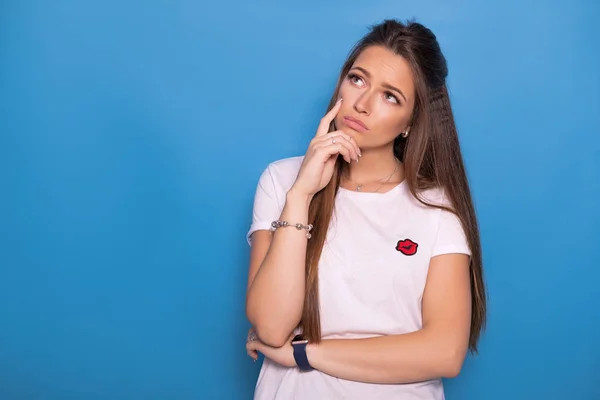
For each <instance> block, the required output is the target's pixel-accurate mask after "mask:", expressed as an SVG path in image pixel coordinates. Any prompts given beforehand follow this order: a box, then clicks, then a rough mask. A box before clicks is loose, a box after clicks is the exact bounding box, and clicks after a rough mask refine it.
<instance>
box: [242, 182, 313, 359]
mask: <svg viewBox="0 0 600 400" xmlns="http://www.w3.org/2000/svg"><path fill="white" fill-rule="evenodd" d="M311 199H312V198H311V197H307V196H305V195H298V194H296V193H294V191H293V189H290V191H288V193H287V197H286V203H285V206H284V208H283V211H282V213H281V217H280V219H281V220H285V221H288V222H289V223H290V224H292V223H293V224H295V223H298V222H299V223H302V224H307V223H308V222H307V220H308V208H309V205H310V201H311ZM305 235H306V231H304V230H297V229H295V228H294V227H287V228H279V229H277V230H276V231H275V232H274V233H271V232H269V231H257V232H255V233H254V234H253V236H252V248H251V252H250V271H249V276H248V291H247V296H246V315H247V317H248V320H249V321H250V323H251V324H252V326H253V327H254V329H255V331H256V334H257V336H258V337H259V338H260V340H261V341H262V342H263V343H265V344H267V345H269V346H272V347H281V346H283V345H284V344H285V342H286V340H287V339H288V337H289V336H290V334H291V332H292V331H293V330H294V328H296V326H297V325H298V323H299V322H300V319H301V317H302V309H303V307H304V286H305V260H306V246H307V240H308V239H307V238H306V236H305Z"/></svg>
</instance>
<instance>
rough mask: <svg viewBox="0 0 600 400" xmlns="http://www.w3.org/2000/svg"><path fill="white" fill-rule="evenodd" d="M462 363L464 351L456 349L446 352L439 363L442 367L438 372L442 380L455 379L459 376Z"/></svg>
mask: <svg viewBox="0 0 600 400" xmlns="http://www.w3.org/2000/svg"><path fill="white" fill-rule="evenodd" d="M464 361H465V353H464V351H461V350H458V349H450V350H449V351H447V352H446V355H445V357H444V359H443V361H442V362H441V363H440V365H441V366H443V367H442V370H441V371H440V373H441V376H442V378H456V377H457V376H458V375H459V374H460V371H461V369H462V366H463V364H464Z"/></svg>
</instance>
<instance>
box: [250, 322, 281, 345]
mask: <svg viewBox="0 0 600 400" xmlns="http://www.w3.org/2000/svg"><path fill="white" fill-rule="evenodd" d="M254 330H255V332H256V336H257V337H258V340H260V341H261V342H263V343H264V344H266V345H267V346H270V347H283V346H284V345H285V344H286V342H287V339H288V338H289V335H288V334H286V333H285V332H283V331H281V330H280V329H273V328H268V327H262V326H255V327H254Z"/></svg>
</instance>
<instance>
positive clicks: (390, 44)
mask: <svg viewBox="0 0 600 400" xmlns="http://www.w3.org/2000/svg"><path fill="white" fill-rule="evenodd" d="M369 46H383V47H385V48H387V49H388V50H390V51H392V52H394V53H395V54H398V55H400V56H402V57H403V58H405V59H406V60H407V61H408V63H409V64H410V66H411V70H412V74H413V79H414V80H415V92H416V93H415V95H416V101H415V107H414V110H413V115H412V118H411V124H410V126H411V130H410V135H408V137H407V138H403V137H402V136H401V135H398V137H397V138H396V139H395V141H394V154H395V156H396V158H398V159H399V160H400V161H401V162H403V164H404V169H405V179H406V184H407V185H408V188H409V190H410V192H411V194H412V195H413V196H414V197H415V198H417V199H418V200H419V201H420V202H421V203H423V204H425V205H427V206H431V207H438V208H442V209H446V210H448V211H451V212H453V213H455V214H456V215H457V216H458V218H459V219H460V221H461V224H462V227H463V229H464V231H465V234H466V237H467V240H468V243H469V247H470V250H471V258H470V281H471V303H472V312H471V332H470V338H469V348H470V350H471V351H472V352H475V353H476V352H477V343H478V340H479V336H480V333H481V331H482V330H483V329H484V327H485V322H486V293H485V285H484V280H483V267H482V264H483V262H482V255H481V244H480V239H479V228H478V224H477V219H476V216H475V210H474V206H473V201H472V198H471V192H470V189H469V184H468V181H467V176H466V172H465V167H464V163H463V159H462V154H461V149H460V144H459V140H458V134H457V130H456V125H455V122H454V117H453V113H452V107H451V104H450V98H449V96H448V91H447V88H446V76H447V74H448V68H447V64H446V59H445V57H444V55H443V54H442V52H441V49H440V46H439V44H438V42H437V38H436V36H435V35H434V34H433V33H432V32H431V31H430V30H429V29H427V28H426V27H424V26H423V25H421V24H419V23H417V22H408V23H406V24H404V23H401V22H399V21H396V20H384V21H383V22H382V23H380V24H377V25H374V26H373V27H371V30H370V31H369V33H368V34H367V35H366V36H364V37H363V38H362V39H361V40H360V41H359V42H358V43H357V44H356V45H355V46H354V47H353V48H352V50H351V51H350V54H349V56H348V58H347V60H346V62H345V63H344V65H343V67H342V69H341V72H340V75H339V78H338V82H337V85H336V88H335V90H334V93H333V96H332V98H331V101H330V103H329V106H328V110H330V109H331V108H332V107H333V106H334V104H335V101H336V99H337V96H338V92H339V88H340V85H341V83H342V81H343V79H344V78H345V76H346V75H347V74H348V72H349V71H350V69H351V68H352V65H353V64H354V62H355V60H356V59H357V58H358V56H359V55H360V53H361V52H362V51H363V50H364V49H366V48H367V47H369ZM333 129H334V127H333V123H332V126H331V127H330V130H333ZM343 168H344V165H343V159H342V157H339V158H338V160H337V162H336V166H335V169H334V173H333V177H332V179H331V181H330V182H329V184H328V185H327V186H325V187H324V188H323V189H322V190H321V191H319V192H318V193H316V194H315V196H314V197H313V200H312V202H311V204H310V208H309V213H308V218H309V223H311V224H313V226H314V228H313V236H312V239H311V240H309V241H308V247H307V252H306V294H305V299H304V309H303V313H302V320H301V325H302V329H303V332H304V335H305V336H306V338H307V339H309V340H310V341H312V342H319V341H320V340H321V324H320V315H319V282H318V268H317V267H318V264H319V259H320V257H321V252H322V250H323V245H324V242H325V238H326V235H327V228H328V226H329V223H330V220H331V217H332V213H333V210H334V204H335V197H336V194H337V191H338V188H339V185H340V179H341V172H342V170H343ZM430 188H441V189H442V190H443V191H444V193H445V195H446V196H447V198H448V199H449V201H450V203H451V205H452V208H446V207H444V206H441V205H437V204H430V203H428V202H426V201H425V200H424V199H423V198H422V197H421V196H420V193H422V192H423V191H424V190H427V189H430Z"/></svg>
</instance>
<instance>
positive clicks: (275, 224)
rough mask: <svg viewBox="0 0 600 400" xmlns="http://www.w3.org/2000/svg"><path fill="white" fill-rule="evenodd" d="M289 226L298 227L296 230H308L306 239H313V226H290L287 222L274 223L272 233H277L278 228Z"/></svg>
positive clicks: (278, 221)
mask: <svg viewBox="0 0 600 400" xmlns="http://www.w3.org/2000/svg"><path fill="white" fill-rule="evenodd" d="M287 226H294V227H296V229H298V230H301V229H305V230H306V238H307V239H310V238H311V237H312V235H311V234H310V230H311V229H312V228H313V226H312V225H311V224H308V225H303V224H299V223H298V224H290V223H289V222H287V221H280V220H277V221H273V222H272V223H271V231H275V230H276V229H277V228H285V227H287Z"/></svg>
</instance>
